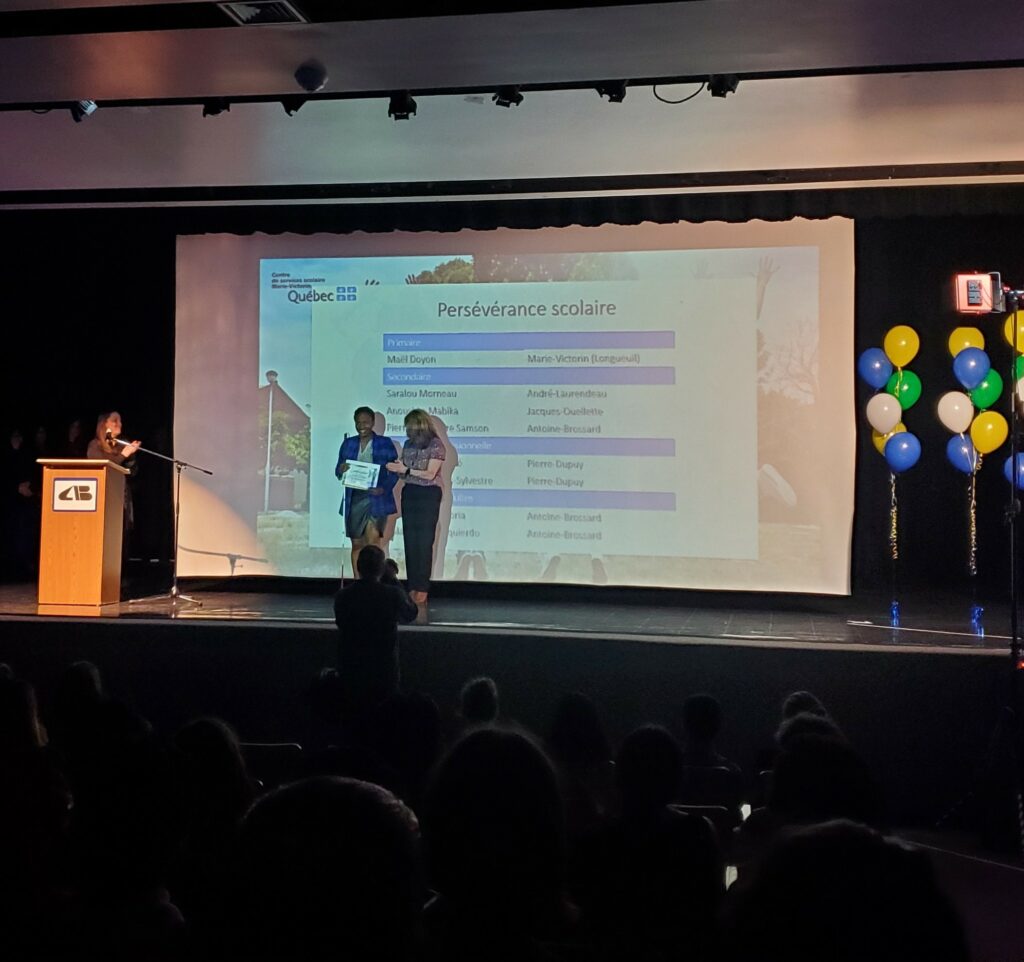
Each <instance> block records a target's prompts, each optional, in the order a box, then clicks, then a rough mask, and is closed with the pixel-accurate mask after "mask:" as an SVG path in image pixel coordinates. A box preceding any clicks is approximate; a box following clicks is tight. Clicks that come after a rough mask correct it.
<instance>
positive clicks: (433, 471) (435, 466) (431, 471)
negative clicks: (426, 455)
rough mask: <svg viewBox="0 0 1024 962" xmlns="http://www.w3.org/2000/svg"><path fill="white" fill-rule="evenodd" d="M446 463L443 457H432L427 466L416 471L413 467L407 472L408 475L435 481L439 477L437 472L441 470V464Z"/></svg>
mask: <svg viewBox="0 0 1024 962" xmlns="http://www.w3.org/2000/svg"><path fill="white" fill-rule="evenodd" d="M442 464H444V460H443V459H441V458H431V459H430V460H429V461H428V462H427V466H426V468H425V469H424V470H422V471H414V470H413V469H412V468H410V469H409V470H408V472H407V473H406V475H405V476H406V477H407V478H409V477H412V478H420V479H421V480H423V481H433V480H434V478H436V477H437V472H438V471H440V470H441V465H442Z"/></svg>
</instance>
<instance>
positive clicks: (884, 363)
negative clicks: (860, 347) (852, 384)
mask: <svg viewBox="0 0 1024 962" xmlns="http://www.w3.org/2000/svg"><path fill="white" fill-rule="evenodd" d="M857 373H858V374H859V375H860V378H861V380H862V381H864V382H865V383H867V384H870V385H871V387H873V388H874V389H875V390H876V391H877V390H878V389H879V388H883V387H885V385H886V382H887V381H888V380H889V378H890V377H892V361H890V360H889V358H887V357H886V356H885V351H883V350H882V349H881V348H880V347H869V348H868V349H867V350H866V351H865V352H864V353H863V354H861V356H860V357H859V358H858V359H857Z"/></svg>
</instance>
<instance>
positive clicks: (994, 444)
mask: <svg viewBox="0 0 1024 962" xmlns="http://www.w3.org/2000/svg"><path fill="white" fill-rule="evenodd" d="M1009 433H1010V431H1009V427H1008V426H1007V424H1006V418H1004V417H1003V416H1002V415H1001V414H1000V413H999V412H998V411H982V412H981V414H979V415H978V416H977V417H976V418H975V419H974V423H973V424H972V425H971V440H972V441H973V442H974V446H975V448H977V450H978V451H979V452H981V453H982V454H991V453H992V452H993V451H995V449H996V448H998V447H999V445H1000V444H1002V443H1003V442H1004V441H1005V440H1006V436H1007V434H1009Z"/></svg>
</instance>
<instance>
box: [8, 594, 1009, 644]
mask: <svg viewBox="0 0 1024 962" xmlns="http://www.w3.org/2000/svg"><path fill="white" fill-rule="evenodd" d="M185 590H186V591H187V593H189V594H190V595H191V596H192V597H194V598H196V599H197V600H198V601H200V602H201V604H199V605H191V604H187V603H182V602H179V603H178V604H173V603H172V602H171V601H170V600H169V599H168V598H158V597H142V598H139V599H136V600H133V601H128V602H122V603H120V604H116V605H108V606H106V607H104V608H102V609H98V610H97V611H96V613H95V615H94V616H93V617H99V618H101V619H107V618H109V619H149V620H168V619H180V620H188V621H217V622H219V621H231V622H278V623H281V622H284V623H290V624H309V625H316V624H319V625H323V624H330V623H331V622H332V620H333V611H332V605H331V602H332V594H331V593H330V592H329V591H320V592H319V593H313V592H304V593H299V592H296V591H294V590H292V591H289V592H287V593H284V592H279V591H273V590H269V591H256V590H244V591H227V590H224V589H223V588H222V587H221V586H216V587H213V588H211V587H208V586H205V587H195V586H189V587H187V588H186V589H185ZM727 597H728V596H723V598H727ZM771 600H772V601H776V602H777V601H778V596H774V597H773V598H772V599H771ZM766 602H767V599H766ZM783 605H784V606H785V607H784V610H780V607H778V606H777V607H774V608H773V607H769V605H768V604H767V603H765V604H763V605H761V604H759V603H758V602H757V600H756V599H755V600H754V601H751V599H750V598H749V596H748V597H747V598H746V599H745V600H744V603H743V604H742V605H730V604H729V603H728V601H719V600H718V599H717V598H708V599H701V601H700V603H699V604H693V605H689V606H685V607H684V606H680V605H678V604H641V603H637V602H635V601H629V602H628V603H616V602H614V601H598V600H591V599H587V600H550V601H549V600H523V599H522V598H515V599H508V598H501V597H488V598H479V597H478V598H465V597H455V598H453V597H444V596H441V597H435V598H432V600H431V604H430V625H429V626H426V627H421V626H411V629H412V630H429V628H431V627H433V628H445V629H469V630H474V631H488V632H492V631H494V632H506V633H507V632H515V631H517V630H521V631H530V632H556V633H559V634H574V633H586V634H588V635H604V636H611V637H616V638H632V639H641V640H648V641H652V642H660V643H686V642H687V641H694V640H699V641H700V642H701V643H707V642H708V641H718V642H721V643H727V644H746V645H764V646H774V645H780V646H795V647H804V646H813V647H832V646H839V647H844V648H863V647H870V648H877V647H885V648H901V649H906V650H914V651H935V650H942V651H960V652H964V653H983V654H999V653H1004V654H1005V653H1006V652H1007V651H1008V645H1009V625H1008V622H1009V610H1008V608H1007V607H1006V606H988V607H986V608H985V610H984V615H983V628H984V631H983V633H982V631H979V630H977V629H975V628H974V626H972V623H971V609H970V605H969V604H968V603H967V602H962V603H956V602H953V601H948V600H939V601H936V600H934V599H909V600H904V601H903V602H902V603H901V612H900V616H901V617H900V627H898V628H893V627H892V626H891V625H890V624H889V616H890V612H889V606H888V602H887V601H884V600H882V599H878V600H877V601H871V600H869V601H864V600H854V599H824V600H823V601H821V603H820V606H819V607H817V608H816V607H815V605H814V601H813V599H812V600H811V601H808V600H807V599H799V598H797V599H793V600H792V601H791V602H788V601H787V602H784V603H783ZM59 614H61V615H64V616H68V615H71V616H73V617H84V616H85V615H84V613H74V614H72V613H69V612H60V613H59ZM52 616H53V613H52V612H51V613H42V612H41V611H40V609H39V608H38V606H37V604H36V590H35V585H32V584H21V585H0V618H37V617H52Z"/></svg>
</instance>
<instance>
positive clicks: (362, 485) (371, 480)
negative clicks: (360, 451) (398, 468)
mask: <svg viewBox="0 0 1024 962" xmlns="http://www.w3.org/2000/svg"><path fill="white" fill-rule="evenodd" d="M346 463H347V464H348V470H347V471H346V472H345V473H344V474H343V475H342V476H341V483H342V484H344V485H345V487H346V488H358V489H359V490H360V491H368V490H369V489H370V488H375V487H377V478H378V477H379V476H380V465H379V464H370V463H369V462H368V461H348V462H346Z"/></svg>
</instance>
